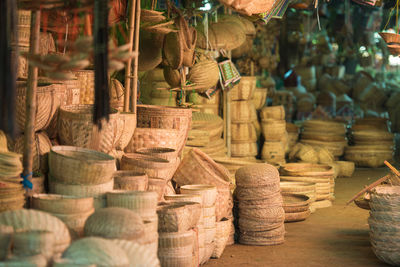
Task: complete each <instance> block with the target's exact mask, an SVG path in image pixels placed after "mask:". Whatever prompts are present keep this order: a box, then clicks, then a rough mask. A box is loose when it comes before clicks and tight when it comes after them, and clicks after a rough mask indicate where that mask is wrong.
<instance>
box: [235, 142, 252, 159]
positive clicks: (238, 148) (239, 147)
mask: <svg viewBox="0 0 400 267" xmlns="http://www.w3.org/2000/svg"><path fill="white" fill-rule="evenodd" d="M231 155H232V156H233V157H252V156H257V143H256V142H254V141H232V144H231Z"/></svg>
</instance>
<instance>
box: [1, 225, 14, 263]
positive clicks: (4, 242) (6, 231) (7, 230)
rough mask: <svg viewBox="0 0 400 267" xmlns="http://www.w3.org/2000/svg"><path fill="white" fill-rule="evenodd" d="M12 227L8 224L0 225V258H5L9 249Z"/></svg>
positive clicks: (12, 232)
mask: <svg viewBox="0 0 400 267" xmlns="http://www.w3.org/2000/svg"><path fill="white" fill-rule="evenodd" d="M13 234H14V228H13V227H11V226H8V225H0V260H2V261H3V260H5V259H6V257H7V256H8V254H9V253H10V249H11V243H12V242H11V241H12V235H13Z"/></svg>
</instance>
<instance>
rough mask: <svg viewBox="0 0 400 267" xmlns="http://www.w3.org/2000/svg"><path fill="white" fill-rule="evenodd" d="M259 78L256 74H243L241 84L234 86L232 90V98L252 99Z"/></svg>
mask: <svg viewBox="0 0 400 267" xmlns="http://www.w3.org/2000/svg"><path fill="white" fill-rule="evenodd" d="M256 83H257V79H256V77H254V76H242V77H241V79H240V82H239V84H237V85H236V86H234V87H233V88H232V89H231V91H230V94H231V100H234V101H236V100H250V99H252V98H253V94H254V91H255V90H256Z"/></svg>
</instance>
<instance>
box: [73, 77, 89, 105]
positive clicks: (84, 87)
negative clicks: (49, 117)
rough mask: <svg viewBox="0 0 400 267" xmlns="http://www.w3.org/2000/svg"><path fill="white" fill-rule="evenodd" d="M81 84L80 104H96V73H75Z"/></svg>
mask: <svg viewBox="0 0 400 267" xmlns="http://www.w3.org/2000/svg"><path fill="white" fill-rule="evenodd" d="M73 74H74V75H75V76H76V78H77V79H78V82H79V89H80V94H79V95H80V97H79V104H83V105H87V104H93V103H94V71H93V70H78V71H74V72H73Z"/></svg>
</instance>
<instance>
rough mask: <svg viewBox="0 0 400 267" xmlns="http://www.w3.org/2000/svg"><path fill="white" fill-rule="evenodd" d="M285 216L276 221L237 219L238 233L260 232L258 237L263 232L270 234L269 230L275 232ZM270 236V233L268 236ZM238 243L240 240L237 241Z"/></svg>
mask: <svg viewBox="0 0 400 267" xmlns="http://www.w3.org/2000/svg"><path fill="white" fill-rule="evenodd" d="M284 219H285V216H282V217H281V218H276V219H266V220H264V219H260V218H257V219H249V218H239V220H238V222H239V229H240V232H241V233H243V232H246V233H247V232H250V231H256V232H260V235H263V233H261V232H264V231H268V232H272V231H271V230H275V229H277V228H279V227H281V226H282V224H283V222H284ZM269 235H270V236H271V233H270V234H269ZM239 243H240V240H239Z"/></svg>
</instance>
